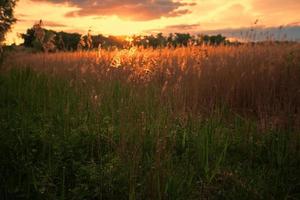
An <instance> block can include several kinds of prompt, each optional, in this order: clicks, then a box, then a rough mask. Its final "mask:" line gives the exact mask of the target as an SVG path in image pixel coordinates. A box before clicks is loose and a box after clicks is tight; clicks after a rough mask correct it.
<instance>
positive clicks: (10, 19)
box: [0, 0, 17, 44]
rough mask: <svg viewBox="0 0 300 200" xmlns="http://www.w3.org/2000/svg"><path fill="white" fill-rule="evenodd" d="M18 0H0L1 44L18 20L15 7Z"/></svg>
mask: <svg viewBox="0 0 300 200" xmlns="http://www.w3.org/2000/svg"><path fill="white" fill-rule="evenodd" d="M16 2H17V0H1V1H0V44H1V43H2V42H3V41H4V38H5V34H6V32H7V31H9V30H10V28H11V25H12V24H13V23H15V22H16V19H15V18H14V13H13V9H14V7H15V5H16Z"/></svg>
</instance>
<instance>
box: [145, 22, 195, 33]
mask: <svg viewBox="0 0 300 200" xmlns="http://www.w3.org/2000/svg"><path fill="white" fill-rule="evenodd" d="M199 29H200V24H176V25H170V26H166V27H164V28H161V29H149V30H145V31H144V32H147V33H164V34H168V33H195V32H197V31H199Z"/></svg>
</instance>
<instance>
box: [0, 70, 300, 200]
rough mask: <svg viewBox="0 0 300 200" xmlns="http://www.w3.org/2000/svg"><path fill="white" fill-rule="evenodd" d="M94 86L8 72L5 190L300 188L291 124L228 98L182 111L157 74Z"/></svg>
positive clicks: (271, 191)
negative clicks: (240, 108) (267, 122)
mask: <svg viewBox="0 0 300 200" xmlns="http://www.w3.org/2000/svg"><path fill="white" fill-rule="evenodd" d="M88 87H89V86H88V85H84V84H81V83H79V82H78V83H75V86H74V84H70V82H69V81H68V80H67V79H63V78H59V77H54V76H52V75H46V74H43V73H40V72H35V71H33V70H31V69H29V68H26V69H13V70H10V71H9V72H6V73H1V75H0V94H1V95H0V174H1V176H0V195H1V199H130V200H135V199H157V200H165V199H171V200H176V199H178V200H179V199H182V200H184V199H206V198H208V199H297V198H300V196H299V195H300V193H299V192H300V185H299V183H300V170H299V166H300V149H299V134H298V133H297V132H296V130H294V129H293V128H292V126H291V127H287V128H284V129H283V128H278V129H272V130H267V131H264V132H262V131H260V129H259V127H258V121H257V120H255V118H254V119H252V118H245V117H242V116H240V115H238V114H237V113H234V112H232V111H230V110H229V109H227V108H226V106H225V105H223V106H217V107H215V109H214V112H211V113H210V114H209V115H208V116H205V117H201V116H199V117H195V116H194V115H192V114H191V115H187V116H180V115H174V114H173V111H172V106H171V104H172V102H171V103H170V102H169V103H162V102H163V101H161V100H160V99H161V92H160V90H158V89H157V87H156V85H155V83H153V84H151V83H150V84H147V85H142V86H141V85H131V84H124V83H121V82H120V81H117V80H112V81H108V80H105V81H102V82H101V84H99V85H97V87H95V88H96V90H97V91H96V93H97V94H101V96H99V97H98V96H97V97H96V96H92V97H91V95H90V92H91V90H90V88H88ZM98 98H99V99H100V100H99V101H100V102H101V103H97V101H96V99H98Z"/></svg>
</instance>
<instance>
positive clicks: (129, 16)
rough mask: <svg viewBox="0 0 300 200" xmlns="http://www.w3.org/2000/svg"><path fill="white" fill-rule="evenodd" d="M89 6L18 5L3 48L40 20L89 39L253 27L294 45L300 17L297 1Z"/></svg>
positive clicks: (44, 0)
mask: <svg viewBox="0 0 300 200" xmlns="http://www.w3.org/2000/svg"><path fill="white" fill-rule="evenodd" d="M90 2H91V1H87V0H84V1H75V0H22V1H19V2H18V4H17V6H16V9H15V16H16V18H17V20H18V21H17V23H16V24H15V25H14V26H13V28H12V31H11V32H9V33H8V34H7V39H6V43H7V44H12V43H16V44H20V43H22V39H21V38H18V34H20V33H25V32H26V30H27V29H28V28H31V27H32V25H33V24H34V23H35V22H37V21H39V20H40V19H42V20H43V21H44V25H45V28H47V29H52V30H54V31H58V32H59V31H64V32H76V33H79V34H86V33H87V31H88V30H89V29H91V30H92V33H93V35H98V34H102V35H114V36H121V35H123V36H124V35H148V34H153V33H158V32H161V33H164V34H168V33H171V32H172V33H176V32H179V33H190V34H192V35H195V34H199V33H204V34H222V35H224V36H226V37H229V38H233V37H234V38H236V39H241V38H239V33H241V32H244V31H247V30H249V29H253V28H254V29H255V30H258V31H266V32H270V34H273V35H276V36H275V38H276V37H278V38H279V37H283V35H285V37H286V39H287V40H292V41H299V40H300V17H299V15H297V11H298V10H300V2H299V1H297V0H287V1H284V2H282V1H280V0H266V1H264V2H261V1H259V0H243V1H236V0H229V1H225V0H212V1H207V0H185V1H183V0H177V1H172V0H152V1H148V0H143V1H136V0H126V1H123V2H119V1H107V0H104V1H99V0H94V1H93V2H92V3H90ZM137 2H138V3H137ZM28 8H30V9H28ZM53 10H55V11H56V12H53ZM280 27H283V28H282V29H280ZM279 29H280V31H278V30H279ZM278 32H279V33H278ZM279 35H281V36H279ZM258 40H261V39H258Z"/></svg>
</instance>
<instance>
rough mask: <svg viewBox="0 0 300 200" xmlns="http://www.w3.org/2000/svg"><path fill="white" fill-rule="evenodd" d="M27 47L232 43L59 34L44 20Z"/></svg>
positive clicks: (181, 36) (30, 35) (173, 36)
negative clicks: (46, 26)
mask: <svg viewBox="0 0 300 200" xmlns="http://www.w3.org/2000/svg"><path fill="white" fill-rule="evenodd" d="M21 37H22V38H23V39H24V43H23V45H24V46H25V47H27V48H33V49H34V50H35V51H38V52H39V51H44V52H48V51H52V52H54V51H75V50H91V49H97V48H105V49H111V48H121V49H123V48H128V47H130V46H143V47H144V48H148V47H152V48H163V47H167V46H168V47H178V46H188V45H203V44H205V45H208V44H209V45H221V44H230V42H229V41H227V40H226V38H225V37H223V36H222V35H212V36H209V35H201V34H200V35H198V36H192V35H190V34H188V33H175V34H169V36H164V35H163V34H162V33H158V34H157V35H148V36H133V37H132V38H128V37H127V36H107V37H106V36H103V35H101V34H99V35H92V34H91V30H89V31H88V33H87V35H80V34H78V33H66V32H63V31H62V32H56V31H53V30H47V29H45V28H44V27H43V23H42V21H40V22H39V23H36V24H35V25H34V26H33V27H32V28H30V29H28V30H27V32H26V33H24V34H21Z"/></svg>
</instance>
